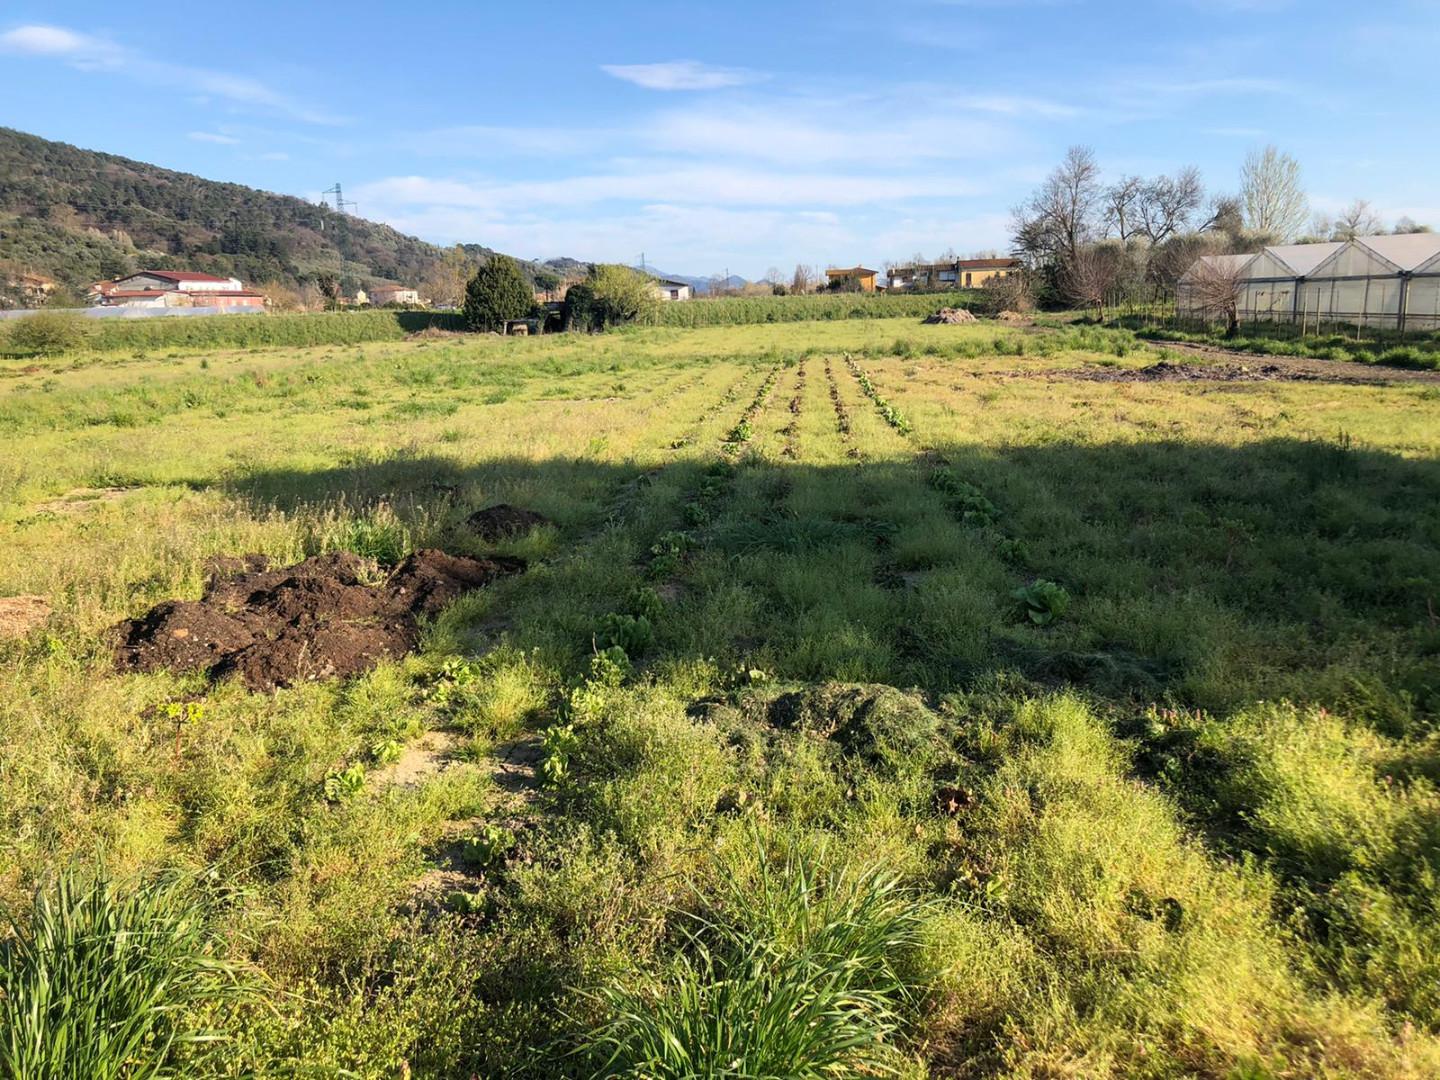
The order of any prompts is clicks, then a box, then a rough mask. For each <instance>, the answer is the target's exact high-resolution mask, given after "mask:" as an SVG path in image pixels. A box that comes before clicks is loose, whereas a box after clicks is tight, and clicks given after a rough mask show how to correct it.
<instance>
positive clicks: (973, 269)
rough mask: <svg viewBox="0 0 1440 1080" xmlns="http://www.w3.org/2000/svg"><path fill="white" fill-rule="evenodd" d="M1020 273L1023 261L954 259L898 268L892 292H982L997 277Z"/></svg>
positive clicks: (891, 277) (893, 273) (893, 272)
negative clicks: (971, 290)
mask: <svg viewBox="0 0 1440 1080" xmlns="http://www.w3.org/2000/svg"><path fill="white" fill-rule="evenodd" d="M1019 270H1020V260H1019V259H951V260H949V261H947V262H937V263H917V264H916V265H914V266H897V267H895V269H893V270H891V271H890V288H892V289H978V288H979V287H980V286H981V285H984V284H985V282H987V281H989V280H990V279H991V278H994V277H1009V276H1010V275H1011V274H1015V273H1018V272H1019Z"/></svg>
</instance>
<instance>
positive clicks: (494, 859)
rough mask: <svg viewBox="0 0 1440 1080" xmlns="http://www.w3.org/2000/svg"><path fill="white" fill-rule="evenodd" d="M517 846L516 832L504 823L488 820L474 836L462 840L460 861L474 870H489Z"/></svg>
mask: <svg viewBox="0 0 1440 1080" xmlns="http://www.w3.org/2000/svg"><path fill="white" fill-rule="evenodd" d="M514 847H515V833H514V831H513V830H511V829H507V828H506V827H505V826H504V825H497V824H495V823H494V822H493V821H492V822H487V823H486V824H485V825H483V826H482V827H481V828H480V831H479V832H477V833H475V834H474V835H473V836H467V837H465V838H464V839H462V840H461V841H460V861H461V862H463V863H464V864H465V865H466V866H468V867H470V868H471V869H472V870H489V869H490V868H492V867H493V866H495V865H496V864H497V863H499V862H500V861H502V860H503V859H504V858H505V856H507V855H509V854H510V852H511V851H512V850H513V849H514Z"/></svg>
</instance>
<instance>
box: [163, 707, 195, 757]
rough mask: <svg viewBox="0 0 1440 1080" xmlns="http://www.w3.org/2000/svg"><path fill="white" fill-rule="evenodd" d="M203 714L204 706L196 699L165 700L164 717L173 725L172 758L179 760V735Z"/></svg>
mask: <svg viewBox="0 0 1440 1080" xmlns="http://www.w3.org/2000/svg"><path fill="white" fill-rule="evenodd" d="M204 716H205V706H204V705H203V704H201V703H200V702H198V701H167V702H166V703H165V717H166V719H168V720H169V721H170V722H171V723H173V724H174V725H175V750H174V755H173V756H174V758H175V760H176V761H179V760H180V736H181V734H182V733H183V732H184V730H185V729H186V728H187V727H192V726H194V725H195V724H198V723H199V722H200V721H201V720H202V719H204Z"/></svg>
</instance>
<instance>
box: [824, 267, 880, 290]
mask: <svg viewBox="0 0 1440 1080" xmlns="http://www.w3.org/2000/svg"><path fill="white" fill-rule="evenodd" d="M825 276H826V277H827V278H829V279H830V286H831V288H836V287H838V285H839V283H840V282H842V281H855V282H858V283H859V285H860V291H861V292H874V291H875V279H876V278H877V277H879V276H880V271H878V270H867V269H865V267H863V266H852V267H849V268H848V269H844V270H838V269H837V270H826V271H825Z"/></svg>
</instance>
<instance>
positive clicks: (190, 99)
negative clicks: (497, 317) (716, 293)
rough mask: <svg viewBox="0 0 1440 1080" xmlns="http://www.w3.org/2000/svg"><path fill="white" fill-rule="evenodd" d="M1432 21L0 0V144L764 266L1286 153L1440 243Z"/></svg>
mask: <svg viewBox="0 0 1440 1080" xmlns="http://www.w3.org/2000/svg"><path fill="white" fill-rule="evenodd" d="M1437 58H1440V0H1374V2H1372V3H1369V4H1355V3H1353V2H1339V0H1303V2H1302V0H1293V2H1292V0H1152V2H1149V3H1140V2H1127V3H1099V2H1094V0H1090V2H1087V0H1068V2H1067V0H891V2H889V3H886V4H877V3H873V2H869V3H856V2H850V0H807V2H804V3H782V2H770V3H754V2H751V0H727V2H722V3H712V4H695V3H690V4H675V5H670V6H667V5H664V4H661V3H657V2H655V0H650V2H646V3H628V2H613V0H612V2H608V3H604V4H595V3H584V4H582V3H573V2H569V0H558V2H554V3H551V4H548V5H532V4H519V3H494V2H486V3H442V2H425V3H412V4H409V5H396V4H393V3H386V4H380V3H368V2H363V0H362V2H356V0H351V2H349V3H346V4H333V3H326V4H319V3H309V4H307V3H295V2H293V0H292V2H290V3H284V4H281V3H273V2H270V0H245V2H244V3H240V4H236V5H233V6H227V5H223V4H221V5H210V6H207V7H206V8H204V9H203V10H186V11H182V10H180V9H175V10H174V11H168V10H167V12H166V13H163V14H162V13H155V12H145V11H143V10H142V9H136V8H134V7H133V6H129V5H123V4H115V3H113V2H107V3H91V2H88V0H71V2H68V3H66V4H63V5H61V4H55V3H53V2H43V3H42V2H34V0H6V2H4V3H0V124H4V125H7V126H11V127H16V128H20V129H22V130H25V131H30V132H34V133H36V134H38V135H43V136H45V137H47V138H53V139H61V140H64V141H66V142H71V143H75V144H77V145H80V146H84V147H89V148H94V149H100V150H107V151H111V152H113V153H118V154H124V155H126V156H128V157H133V158H139V159H141V160H145V161H151V162H155V163H156V164H160V165H164V166H167V167H170V168H177V169H183V170H186V171H190V172H195V173H199V174H201V175H203V176H207V177H211V178H214V179H221V180H232V181H237V182H240V183H244V184H250V185H253V186H256V187H262V188H266V189H269V190H273V191H281V192H287V193H290V194H296V195H303V196H306V197H309V198H318V197H319V193H320V192H321V191H322V190H323V189H324V188H326V187H329V186H330V185H331V184H333V183H334V182H335V181H337V180H339V181H341V182H343V184H344V186H345V190H346V194H347V195H348V196H349V197H350V198H352V199H354V200H356V201H357V202H358V204H359V213H360V214H362V215H363V216H365V217H370V218H376V219H378V220H383V221H387V222H389V223H391V224H393V225H395V226H396V227H397V228H400V229H402V230H404V231H406V232H412V233H415V234H417V235H419V236H423V237H425V238H426V239H429V240H434V241H437V242H441V243H450V242H455V241H473V242H477V243H483V244H487V245H489V246H491V247H495V248H498V249H500V250H502V251H508V252H510V253H512V254H516V255H520V256H524V257H527V258H536V257H541V258H543V257H549V256H555V255H570V256H574V257H577V258H582V259H593V260H615V261H626V262H631V261H634V260H636V259H638V257H639V255H640V253H641V252H642V251H643V252H644V253H645V255H646V258H647V261H648V262H649V263H650V264H651V265H654V266H658V267H660V268H662V269H666V270H669V271H671V272H675V273H691V274H709V273H714V272H718V271H721V270H723V269H725V268H729V269H730V270H731V271H732V272H734V273H739V274H743V275H745V276H747V277H758V276H759V275H761V274H762V273H764V272H765V270H766V269H767V268H769V267H771V266H775V267H779V268H781V269H782V270H784V271H785V272H786V273H787V274H788V272H789V270H790V268H792V267H793V266H794V264H795V263H796V262H807V263H814V264H818V265H822V266H823V265H825V264H829V263H837V264H853V263H855V262H863V263H866V264H868V265H872V266H874V265H877V264H880V263H882V262H884V261H885V260H887V259H904V258H907V257H908V256H909V255H911V254H912V253H915V252H917V251H918V252H924V253H927V254H931V255H934V254H938V253H939V252H940V251H942V250H944V249H946V248H954V249H955V250H957V251H960V252H962V253H965V252H971V251H978V250H983V249H988V248H1004V247H1005V246H1006V237H1007V234H1008V218H1009V208H1010V207H1011V206H1012V205H1014V204H1015V203H1016V202H1017V201H1019V200H1020V199H1021V198H1022V197H1023V196H1024V195H1025V194H1026V193H1027V192H1028V191H1029V190H1030V188H1031V187H1033V185H1034V184H1035V183H1036V181H1038V180H1039V179H1040V178H1041V177H1043V175H1044V174H1045V173H1046V172H1047V171H1048V170H1049V169H1050V168H1051V167H1052V165H1053V164H1054V163H1055V162H1056V161H1057V160H1058V159H1059V157H1060V155H1061V154H1062V153H1063V152H1064V150H1065V148H1066V147H1067V146H1068V145H1070V144H1072V143H1077V142H1080V143H1086V144H1089V145H1090V146H1092V147H1093V148H1094V149H1095V151H1096V153H1097V154H1098V156H1099V158H1100V160H1101V162H1102V164H1103V165H1104V166H1105V168H1106V170H1107V173H1109V174H1110V175H1116V174H1119V173H1122V172H1138V173H1145V174H1149V173H1154V172H1159V171H1170V170H1173V169H1175V168H1177V167H1179V166H1182V165H1187V164H1194V165H1197V166H1199V167H1200V169H1201V171H1202V173H1203V174H1204V176H1205V179H1206V181H1207V183H1208V184H1209V185H1210V186H1211V187H1212V188H1214V189H1217V190H1219V189H1233V188H1234V187H1235V186H1236V182H1237V173H1238V170H1239V165H1240V162H1241V160H1242V158H1243V157H1244V155H1245V153H1246V151H1247V150H1249V149H1250V148H1252V147H1255V146H1259V145H1262V144H1265V143H1267V142H1273V143H1275V144H1277V145H1278V146H1280V147H1281V148H1282V149H1284V150H1286V151H1288V152H1289V153H1291V154H1293V155H1294V156H1295V157H1297V158H1298V159H1299V160H1300V162H1301V164H1302V166H1303V169H1304V175H1305V180H1306V185H1307V188H1308V190H1309V192H1310V196H1311V202H1312V205H1313V207H1314V208H1315V209H1317V210H1319V211H1322V212H1333V211H1335V210H1337V209H1339V208H1340V207H1341V206H1342V205H1344V204H1345V203H1348V202H1349V201H1350V200H1351V199H1353V198H1356V197H1363V198H1366V199H1369V200H1370V201H1371V202H1372V203H1373V204H1374V205H1375V206H1376V208H1377V209H1378V210H1379V211H1380V213H1381V214H1382V215H1383V216H1384V217H1385V218H1387V219H1391V218H1395V217H1398V216H1400V215H1402V214H1405V215H1409V216H1411V217H1414V218H1416V219H1418V220H1422V221H1428V222H1430V223H1431V224H1434V225H1436V226H1437V227H1440V114H1437V110H1436V101H1437V97H1440V95H1437V92H1436V90H1435V89H1434V87H1435V85H1436V83H1435V74H1434V66H1435V64H1436V60H1437Z"/></svg>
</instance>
